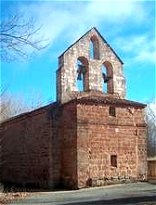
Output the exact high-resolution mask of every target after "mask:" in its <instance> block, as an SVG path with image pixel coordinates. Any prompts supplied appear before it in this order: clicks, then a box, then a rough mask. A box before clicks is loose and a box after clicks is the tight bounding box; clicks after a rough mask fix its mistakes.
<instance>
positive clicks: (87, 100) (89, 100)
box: [70, 96, 146, 108]
mask: <svg viewBox="0 0 156 205" xmlns="http://www.w3.org/2000/svg"><path fill="white" fill-rule="evenodd" d="M74 101H75V102H76V103H77V104H95V105H96V104H97V105H99V104H109V105H116V106H132V107H138V108H139V107H140V108H145V107H146V104H142V103H139V102H135V101H131V100H126V99H120V98H114V97H101V96H100V97H99V96H96V97H95V96H94V97H93V96H87V97H81V98H77V99H74V100H71V101H70V102H74Z"/></svg>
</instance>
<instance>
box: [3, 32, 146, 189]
mask: <svg viewBox="0 0 156 205" xmlns="http://www.w3.org/2000/svg"><path fill="white" fill-rule="evenodd" d="M125 84H126V83H125V77H124V73H123V62H122V60H121V59H120V58H119V56H118V55H117V54H116V53H115V51H114V50H113V49H112V48H111V47H110V45H109V44H108V43H107V42H106V41H105V39H104V38H103V37H102V36H101V34H100V33H99V32H98V30H97V29H96V28H92V29H91V30H89V31H88V32H87V33H86V34H84V35H83V36H82V37H81V38H80V39H79V40H77V41H76V42H75V43H74V44H72V45H71V46H70V47H69V48H68V49H67V50H66V51H65V52H64V53H63V54H62V55H61V56H60V57H59V67H58V70H57V86H56V87H57V101H56V102H54V103H52V104H49V105H47V106H44V107H41V108H39V109H37V110H34V111H31V112H28V113H23V114H21V115H19V116H16V117H14V118H12V119H9V120H7V121H5V122H3V123H2V129H1V130H2V132H1V142H2V165H1V179H2V181H3V182H6V183H12V184H22V185H37V186H38V185H39V186H44V187H51V188H55V187H68V188H72V189H77V188H82V187H88V186H102V185H106V184H114V183H123V182H131V181H146V180H147V134H146V124H145V121H144V108H145V106H146V105H144V104H141V103H138V102H134V101H129V100H126V99H125V95H126V85H125Z"/></svg>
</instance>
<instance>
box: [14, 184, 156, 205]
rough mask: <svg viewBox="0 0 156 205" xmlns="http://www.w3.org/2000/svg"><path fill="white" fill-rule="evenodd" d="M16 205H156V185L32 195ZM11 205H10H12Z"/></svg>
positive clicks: (135, 185) (118, 186) (134, 185)
mask: <svg viewBox="0 0 156 205" xmlns="http://www.w3.org/2000/svg"><path fill="white" fill-rule="evenodd" d="M11 204H14V205H28V204H29V205H30V204H32V205H65V204H69V205H103V204H109V205H110V204H111V205H134V204H137V205H156V185H154V184H150V183H131V184H122V185H111V186H104V187H98V188H87V189H80V190H74V191H52V192H38V193H32V195H31V196H29V197H27V198H25V199H23V200H20V201H17V202H14V203H11ZM11 204H10V205H11Z"/></svg>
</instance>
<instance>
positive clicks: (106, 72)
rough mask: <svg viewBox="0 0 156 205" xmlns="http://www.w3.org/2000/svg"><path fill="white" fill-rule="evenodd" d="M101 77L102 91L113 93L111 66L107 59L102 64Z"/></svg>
mask: <svg viewBox="0 0 156 205" xmlns="http://www.w3.org/2000/svg"><path fill="white" fill-rule="evenodd" d="M102 78H103V92H104V93H109V94H112V93H114V84H113V67H112V64H111V63H110V62H108V61H105V62H104V63H103V65H102Z"/></svg>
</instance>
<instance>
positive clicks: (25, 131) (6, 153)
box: [1, 109, 52, 185]
mask: <svg viewBox="0 0 156 205" xmlns="http://www.w3.org/2000/svg"><path fill="white" fill-rule="evenodd" d="M49 117H50V116H49V112H48V110H47V109H39V110H37V111H34V112H31V113H29V114H25V115H23V116H21V117H18V118H16V119H13V120H11V121H8V122H5V123H4V124H3V126H2V127H3V132H2V136H1V137H2V153H3V155H2V162H3V164H2V180H3V181H5V182H11V183H20V184H29V183H30V184H32V183H33V184H36V185H38V184H39V185H47V183H48V180H49V178H50V177H52V176H51V173H50V172H49V167H50V165H51V160H52V159H51V157H52V155H51V143H49V142H51V141H52V140H51V139H52V138H51V136H52V135H51V133H50V127H51V125H50V120H49Z"/></svg>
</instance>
